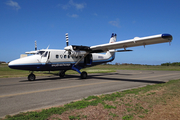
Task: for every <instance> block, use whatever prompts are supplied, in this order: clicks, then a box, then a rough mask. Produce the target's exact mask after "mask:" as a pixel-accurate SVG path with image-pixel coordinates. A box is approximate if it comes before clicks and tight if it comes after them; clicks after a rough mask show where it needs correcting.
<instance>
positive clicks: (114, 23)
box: [109, 19, 121, 28]
mask: <svg viewBox="0 0 180 120" xmlns="http://www.w3.org/2000/svg"><path fill="white" fill-rule="evenodd" d="M109 24H111V25H113V26H115V27H118V28H120V27H121V26H120V25H119V19H116V20H115V21H109Z"/></svg>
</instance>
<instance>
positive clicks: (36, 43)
mask: <svg viewBox="0 0 180 120" xmlns="http://www.w3.org/2000/svg"><path fill="white" fill-rule="evenodd" d="M36 50H37V42H36V41H35V51H36Z"/></svg>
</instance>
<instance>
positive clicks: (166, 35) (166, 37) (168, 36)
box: [161, 34, 173, 40]
mask: <svg viewBox="0 0 180 120" xmlns="http://www.w3.org/2000/svg"><path fill="white" fill-rule="evenodd" d="M161 37H162V38H164V39H168V40H172V39H173V37H172V35H171V34H162V35H161Z"/></svg>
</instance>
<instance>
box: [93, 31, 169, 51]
mask: <svg viewBox="0 0 180 120" xmlns="http://www.w3.org/2000/svg"><path fill="white" fill-rule="evenodd" d="M171 41H172V35H170V34H159V35H153V36H147V37H141V38H139V37H135V38H134V39H130V40H124V41H119V42H114V43H108V44H101V45H96V46H91V47H90V49H91V50H92V52H91V53H98V52H106V51H108V50H111V49H120V48H124V50H126V48H129V47H135V46H141V45H142V46H145V45H151V44H158V43H165V42H171Z"/></svg>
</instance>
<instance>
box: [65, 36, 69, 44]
mask: <svg viewBox="0 0 180 120" xmlns="http://www.w3.org/2000/svg"><path fill="white" fill-rule="evenodd" d="M65 35H66V46H69V38H68V33H66V34H65Z"/></svg>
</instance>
